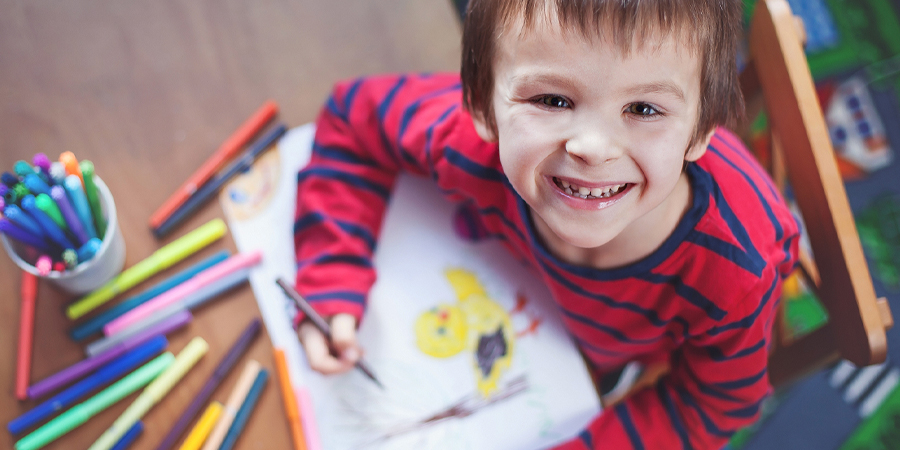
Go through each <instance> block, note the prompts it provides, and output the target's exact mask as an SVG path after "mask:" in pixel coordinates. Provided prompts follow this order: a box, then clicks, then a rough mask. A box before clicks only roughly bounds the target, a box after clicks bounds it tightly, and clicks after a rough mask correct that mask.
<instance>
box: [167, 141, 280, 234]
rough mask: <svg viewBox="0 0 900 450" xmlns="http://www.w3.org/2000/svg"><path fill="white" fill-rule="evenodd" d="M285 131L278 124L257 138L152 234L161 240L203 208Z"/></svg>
mask: <svg viewBox="0 0 900 450" xmlns="http://www.w3.org/2000/svg"><path fill="white" fill-rule="evenodd" d="M286 131H287V127H286V126H285V125H284V124H279V125H277V126H276V127H275V128H273V129H272V130H271V131H269V132H268V133H266V134H265V135H263V136H262V137H261V138H259V140H258V141H256V142H254V143H253V145H252V146H251V147H250V148H249V149H248V150H247V151H246V152H244V154H243V155H241V157H240V158H238V159H237V160H236V161H234V162H232V163H231V164H230V165H229V166H228V167H226V168H225V169H222V172H221V173H219V174H217V175H216V176H214V177H213V178H211V179H210V180H209V182H208V183H206V184H205V185H203V186H202V187H200V189H199V190H197V192H195V193H194V194H193V195H191V197H190V198H189V199H188V200H187V201H185V202H184V204H182V205H181V206H180V207H179V208H178V209H177V210H176V211H175V212H173V213H172V215H171V216H169V218H168V219H166V220H165V221H164V222H163V223H162V224H160V226H159V227H158V228H155V229H154V230H153V234H155V235H156V237H157V238H161V237H163V236H165V235H167V234H169V232H170V231H172V230H173V229H174V228H175V227H176V226H177V225H178V224H180V223H181V222H183V221H184V220H185V219H187V218H188V217H189V216H190V215H191V214H193V213H194V212H195V211H196V210H197V209H199V208H200V207H201V206H203V204H204V203H206V201H207V200H209V199H210V198H212V197H213V196H214V195H215V194H216V192H218V191H219V189H220V188H221V187H222V186H224V185H225V183H226V182H227V181H228V180H230V179H231V178H232V177H234V176H235V175H237V174H239V173H241V172H243V171H245V170H247V169H248V168H249V167H250V166H251V165H252V164H253V161H255V160H256V158H257V157H259V155H261V154H262V153H263V151H265V150H266V149H267V148H269V147H270V146H272V145H273V144H275V142H277V141H278V139H279V138H281V136H282V135H284V133H285V132H286Z"/></svg>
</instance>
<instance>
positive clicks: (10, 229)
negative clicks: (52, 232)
mask: <svg viewBox="0 0 900 450" xmlns="http://www.w3.org/2000/svg"><path fill="white" fill-rule="evenodd" d="M0 233H3V234H4V235H6V237H8V238H11V239H15V240H17V241H19V242H21V243H23V244H25V245H28V246H31V247H34V248H35V249H37V250H38V251H41V252H43V253H51V252H52V251H53V249H52V247H50V246H49V245H48V244H47V243H46V241H44V238H43V236H41V237H38V236H35V235H33V234H31V233H29V232H28V231H26V230H25V229H23V228H21V227H19V226H18V225H16V224H14V223H12V222H10V221H9V219H7V218H5V217H0Z"/></svg>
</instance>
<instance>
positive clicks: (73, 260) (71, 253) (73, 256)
mask: <svg viewBox="0 0 900 450" xmlns="http://www.w3.org/2000/svg"><path fill="white" fill-rule="evenodd" d="M95 239H96V238H95ZM62 259H63V265H64V267H65V268H67V269H74V268H75V267H77V266H78V252H77V251H75V249H74V248H67V249H65V250H63V252H62Z"/></svg>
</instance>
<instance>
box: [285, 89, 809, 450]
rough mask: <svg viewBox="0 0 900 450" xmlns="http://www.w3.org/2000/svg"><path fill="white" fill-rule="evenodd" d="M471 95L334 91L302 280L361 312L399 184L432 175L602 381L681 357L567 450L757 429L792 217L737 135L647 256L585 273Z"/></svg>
mask: <svg viewBox="0 0 900 450" xmlns="http://www.w3.org/2000/svg"><path fill="white" fill-rule="evenodd" d="M461 99H462V94H461V87H460V80H459V76H458V75H456V74H453V75H449V74H446V75H445V74H441V75H408V76H381V77H371V78H364V79H358V80H353V81H348V82H344V83H340V84H339V85H337V86H336V88H335V90H334V92H333V94H332V95H331V97H330V98H329V99H328V100H327V102H326V104H325V106H324V108H323V110H322V113H321V115H320V117H319V118H318V120H317V130H316V137H315V141H314V144H313V145H314V146H313V154H312V158H311V160H310V163H309V165H308V166H307V167H306V168H304V169H303V170H302V171H301V172H300V173H299V175H298V195H297V211H296V221H295V224H294V233H295V237H294V244H295V251H296V257H297V267H298V269H297V278H296V285H297V289H298V290H299V291H300V292H301V293H302V294H304V295H305V296H306V298H307V299H308V300H309V301H310V302H311V303H313V305H314V306H315V307H316V308H317V310H318V311H319V312H320V313H322V314H324V315H331V314H335V313H338V312H344V313H351V314H354V315H356V316H357V318H361V316H362V314H363V311H364V307H365V302H366V296H367V294H368V292H369V289H370V287H371V286H372V284H373V283H374V281H375V271H374V269H373V266H372V255H373V251H374V250H375V246H376V241H377V236H378V234H379V228H380V226H381V223H382V219H383V216H384V214H385V209H386V207H387V205H388V200H389V198H390V194H391V190H392V188H393V185H394V182H395V180H396V177H397V175H398V173H400V172H408V173H413V174H418V175H421V176H426V177H430V178H432V179H433V180H434V181H435V183H437V185H438V186H439V188H440V189H441V190H442V191H443V192H444V193H445V194H446V196H447V197H448V198H450V199H451V200H453V201H457V202H465V203H466V204H467V205H468V207H467V209H468V210H469V211H471V212H472V213H473V214H472V215H471V217H470V218H471V219H472V220H473V227H474V228H476V229H480V230H482V231H483V233H485V234H486V235H488V236H491V237H494V238H497V239H500V240H502V241H503V242H504V244H505V245H506V246H507V247H508V248H509V250H510V251H511V252H512V253H513V254H514V255H515V256H516V257H518V258H520V259H521V260H523V261H525V262H527V263H528V264H529V265H530V266H531V267H533V268H534V269H535V270H536V271H537V272H538V273H539V276H541V277H543V280H544V281H545V282H546V284H547V285H548V286H549V288H550V291H551V292H552V294H553V297H554V299H555V301H556V302H557V304H558V306H559V308H560V311H561V312H562V316H563V320H564V323H565V325H566V327H567V328H568V330H569V331H570V333H571V335H572V336H573V337H574V339H575V340H576V342H577V344H578V345H579V346H580V348H581V350H582V351H583V353H584V354H585V355H586V357H587V359H588V361H589V363H590V364H591V365H592V366H593V367H592V368H593V369H594V371H595V372H596V374H603V373H607V372H611V371H614V370H617V369H619V368H621V367H622V366H623V365H624V364H625V363H627V362H629V361H638V362H642V363H645V364H649V363H653V362H659V361H666V362H668V363H669V364H670V366H671V372H670V373H669V374H668V375H666V376H665V377H663V378H662V380H661V381H660V382H659V383H658V384H657V385H656V386H655V387H653V388H648V389H645V390H643V391H640V392H637V393H635V394H634V395H631V396H630V397H628V398H627V399H626V400H625V401H624V402H622V403H620V404H618V405H617V406H615V407H613V408H611V409H607V410H605V411H604V412H603V413H601V414H600V415H599V416H597V417H596V418H595V419H594V420H593V421H592V422H591V423H590V424H589V425H588V426H587V428H585V429H584V431H583V432H581V433H580V434H579V435H578V436H573V438H572V440H571V441H569V442H567V443H566V444H564V445H562V446H561V447H560V448H566V449H591V448H608V449H667V450H668V449H680V448H684V449H713V448H720V447H722V446H723V445H724V444H725V443H726V442H727V440H728V438H729V437H730V436H731V435H732V434H733V433H734V432H735V431H737V430H738V429H740V428H741V427H743V426H745V425H748V424H750V423H752V422H753V421H754V420H755V418H756V417H757V416H758V414H759V411H760V405H761V402H762V401H763V399H764V398H765V397H766V396H767V395H768V394H769V392H770V385H769V382H768V376H767V372H766V362H767V359H768V351H769V339H770V337H771V331H772V325H773V321H774V318H775V310H776V305H777V303H778V299H779V296H780V291H781V280H782V279H783V277H785V276H786V275H787V274H788V273H789V272H790V271H791V270H792V269H793V267H794V265H795V263H796V260H797V245H798V244H797V238H798V226H797V222H796V220H795V219H794V217H793V216H792V214H791V213H790V211H789V210H788V208H787V206H786V205H785V203H784V201H783V200H782V198H781V197H780V195H779V193H778V191H777V189H776V188H775V186H774V185H773V183H772V181H771V180H770V178H769V177H768V176H767V175H766V173H765V171H764V170H763V169H762V167H761V166H760V165H759V164H757V162H756V161H755V159H754V158H753V156H752V155H751V154H749V153H748V152H747V150H746V149H745V148H744V146H743V145H742V144H741V142H740V141H739V140H738V139H737V138H736V137H735V136H734V135H733V134H731V133H729V132H728V131H726V130H722V129H719V130H717V131H716V133H715V135H714V136H713V138H712V142H711V143H710V145H709V149H708V151H707V152H706V154H705V155H704V156H703V157H702V158H700V159H699V160H698V161H697V162H696V163H690V164H688V165H687V168H686V169H685V170H686V171H687V174H688V175H689V178H690V181H691V186H692V190H693V197H692V198H693V200H692V201H693V204H692V205H691V206H690V209H689V210H688V211H687V213H686V214H685V215H684V217H683V218H682V219H681V221H680V223H679V225H678V226H677V228H676V229H675V230H674V231H673V232H672V234H671V236H669V237H668V238H667V239H666V240H665V242H664V243H663V244H662V245H661V246H660V247H659V248H658V249H657V250H656V251H654V252H653V253H652V254H651V255H649V256H647V257H646V258H644V259H643V260H641V261H638V262H636V263H634V264H631V265H628V266H625V267H621V268H617V269H611V270H599V269H594V268H590V267H579V266H574V265H571V264H567V263H566V262H564V261H561V260H559V259H557V258H556V257H554V255H553V254H551V253H550V252H549V251H548V249H547V248H545V247H544V246H543V245H542V243H541V241H540V240H539V239H538V237H537V234H536V232H535V229H534V228H533V226H532V224H531V222H530V219H529V213H528V206H527V204H525V202H524V201H523V200H522V199H521V198H520V197H519V196H518V195H517V194H516V192H515V190H513V188H512V186H511V185H510V183H509V181H508V179H507V178H506V176H505V174H504V172H503V168H502V167H501V165H500V158H499V154H498V151H497V146H496V144H493V143H486V142H484V141H482V140H481V139H480V138H479V137H478V135H477V134H476V132H475V129H474V127H473V124H472V119H471V117H470V116H469V114H468V113H467V112H466V111H465V110H464V109H463V108H462V103H461ZM298 319H299V318H298ZM563 382H564V381H563Z"/></svg>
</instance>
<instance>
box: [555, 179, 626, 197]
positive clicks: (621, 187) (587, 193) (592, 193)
mask: <svg viewBox="0 0 900 450" xmlns="http://www.w3.org/2000/svg"><path fill="white" fill-rule="evenodd" d="M553 183H554V184H556V187H558V188H559V190H561V191H563V192H565V193H566V194H567V195H570V196H572V197H577V198H581V199H585V200H593V199H602V198H610V197H612V196H614V195H617V194H619V193H621V192H623V191H625V190H626V189H628V187H629V186H631V183H625V184H617V185H613V186H606V187H602V188H589V187H584V186H578V185H576V184H572V183H570V182H568V181H565V180H560V179H559V178H556V177H553Z"/></svg>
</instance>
